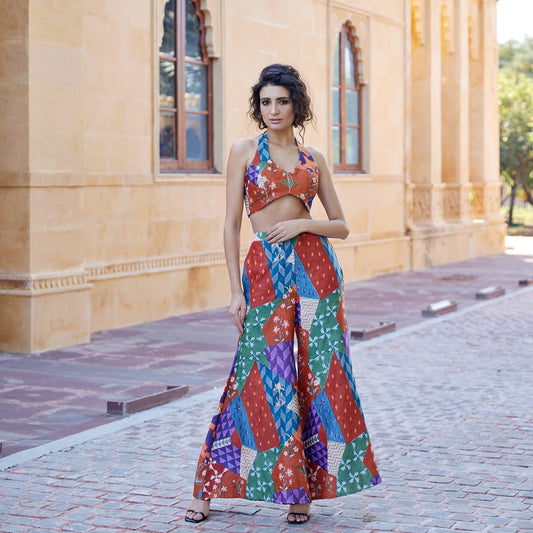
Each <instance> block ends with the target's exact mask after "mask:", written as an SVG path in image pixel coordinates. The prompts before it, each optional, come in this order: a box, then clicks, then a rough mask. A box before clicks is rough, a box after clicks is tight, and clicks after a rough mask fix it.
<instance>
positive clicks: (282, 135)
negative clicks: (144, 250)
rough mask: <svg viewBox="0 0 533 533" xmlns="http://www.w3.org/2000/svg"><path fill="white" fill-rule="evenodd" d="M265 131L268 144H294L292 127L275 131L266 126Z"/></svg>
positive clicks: (281, 145)
mask: <svg viewBox="0 0 533 533" xmlns="http://www.w3.org/2000/svg"><path fill="white" fill-rule="evenodd" d="M266 133H267V136H268V143H269V144H275V145H276V146H280V147H282V148H287V147H289V146H292V145H294V144H296V137H295V136H294V131H293V129H292V128H290V129H287V130H283V131H276V130H271V129H270V128H267V131H266Z"/></svg>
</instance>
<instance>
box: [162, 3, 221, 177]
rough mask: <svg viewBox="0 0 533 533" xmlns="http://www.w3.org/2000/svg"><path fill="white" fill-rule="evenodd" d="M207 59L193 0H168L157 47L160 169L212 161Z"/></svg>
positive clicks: (199, 166) (203, 165) (209, 165)
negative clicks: (161, 33) (160, 37)
mask: <svg viewBox="0 0 533 533" xmlns="http://www.w3.org/2000/svg"><path fill="white" fill-rule="evenodd" d="M211 77H212V74H211V61H210V59H209V57H208V56H207V51H206V47H205V29H204V21H203V15H202V11H201V10H200V6H199V2H198V1H197V0H168V1H167V2H166V3H165V12H164V16H163V37H162V39H161V45H160V47H159V108H160V114H159V156H160V165H161V170H163V171H165V170H166V171H171V170H208V169H211V168H212V166H213V142H212V137H213V134H212V103H211V100H212V98H211Z"/></svg>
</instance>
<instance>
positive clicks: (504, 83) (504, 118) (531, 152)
mask: <svg viewBox="0 0 533 533" xmlns="http://www.w3.org/2000/svg"><path fill="white" fill-rule="evenodd" d="M499 104H500V172H501V176H502V179H503V180H504V183H506V184H507V186H508V188H509V190H510V207H509V219H508V224H509V225H512V224H513V208H514V202H515V198H516V196H517V194H518V193H521V194H520V196H521V197H522V198H523V199H524V200H526V201H527V202H529V203H530V204H531V205H533V193H532V190H533V38H531V37H526V38H525V39H524V41H523V42H522V43H518V41H508V42H506V43H504V44H502V45H500V75H499Z"/></svg>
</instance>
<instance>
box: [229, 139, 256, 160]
mask: <svg viewBox="0 0 533 533" xmlns="http://www.w3.org/2000/svg"><path fill="white" fill-rule="evenodd" d="M259 137H260V136H259V135H256V136H255V137H245V138H243V139H238V140H236V141H235V142H234V143H233V146H232V147H231V152H232V153H235V154H236V155H243V154H248V153H249V152H250V151H251V150H254V151H255V150H256V149H257V141H258V140H259Z"/></svg>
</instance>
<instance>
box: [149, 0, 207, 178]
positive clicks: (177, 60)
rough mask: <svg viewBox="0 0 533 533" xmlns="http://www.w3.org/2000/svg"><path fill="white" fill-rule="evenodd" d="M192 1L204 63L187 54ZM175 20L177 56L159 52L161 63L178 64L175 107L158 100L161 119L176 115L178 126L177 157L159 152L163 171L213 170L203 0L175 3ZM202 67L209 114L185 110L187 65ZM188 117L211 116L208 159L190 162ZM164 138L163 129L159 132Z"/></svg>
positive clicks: (178, 0)
mask: <svg viewBox="0 0 533 533" xmlns="http://www.w3.org/2000/svg"><path fill="white" fill-rule="evenodd" d="M188 1H190V2H191V3H192V4H193V6H194V7H195V11H196V16H197V18H198V21H199V26H200V50H201V54H202V61H197V60H194V59H192V58H187V57H186V55H185V53H186V23H187V21H186V13H187V2H188ZM174 8H175V18H174V50H175V55H172V54H168V53H164V52H161V51H160V50H159V49H158V51H159V62H160V63H161V60H164V61H170V62H173V63H174V65H175V85H174V96H175V107H167V106H162V105H161V103H160V101H158V104H159V105H158V108H159V109H158V111H159V114H158V116H159V119H160V118H161V115H163V114H165V113H172V114H174V127H175V132H176V134H175V137H176V139H175V143H176V146H175V148H176V153H175V157H163V156H161V151H160V150H159V153H158V155H159V169H160V171H161V172H167V173H170V172H187V171H193V172H198V171H211V170H213V67H212V60H211V58H210V57H209V55H208V54H207V47H206V42H205V37H206V30H205V21H204V15H203V13H202V10H201V8H200V2H199V0H175V3H174ZM187 64H192V65H201V66H205V67H206V93H207V94H206V107H207V109H206V111H198V110H194V109H191V110H187V109H186V107H185V99H186V94H185V71H186V65H187ZM188 114H197V115H205V116H207V139H206V140H207V159H203V160H188V159H187V140H186V127H185V125H186V119H187V115H188ZM157 134H158V135H161V129H160V128H159V131H158V132H157Z"/></svg>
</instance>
